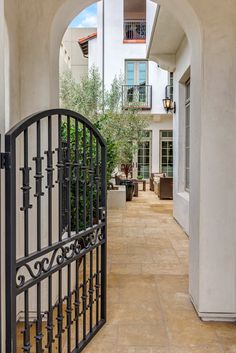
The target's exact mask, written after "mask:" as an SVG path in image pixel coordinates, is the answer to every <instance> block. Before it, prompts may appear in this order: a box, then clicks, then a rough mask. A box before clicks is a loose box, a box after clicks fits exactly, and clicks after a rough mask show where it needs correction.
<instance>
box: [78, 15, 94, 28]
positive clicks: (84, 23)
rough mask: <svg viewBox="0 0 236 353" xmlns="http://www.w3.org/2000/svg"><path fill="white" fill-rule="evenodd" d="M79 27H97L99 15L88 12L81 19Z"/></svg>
mask: <svg viewBox="0 0 236 353" xmlns="http://www.w3.org/2000/svg"><path fill="white" fill-rule="evenodd" d="M77 27H80V28H81V27H97V16H96V15H91V14H87V15H86V16H85V18H84V19H81V21H80V22H79V23H78V26H77Z"/></svg>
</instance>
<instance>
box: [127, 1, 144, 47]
mask: <svg viewBox="0 0 236 353" xmlns="http://www.w3.org/2000/svg"><path fill="white" fill-rule="evenodd" d="M132 41H135V42H136V43H145V41H146V0H132V1H131V0H124V42H125V43H129V42H132Z"/></svg>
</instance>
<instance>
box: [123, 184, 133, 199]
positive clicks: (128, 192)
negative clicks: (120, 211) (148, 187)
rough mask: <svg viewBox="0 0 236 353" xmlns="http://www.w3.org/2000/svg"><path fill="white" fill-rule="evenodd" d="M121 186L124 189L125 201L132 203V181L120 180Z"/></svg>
mask: <svg viewBox="0 0 236 353" xmlns="http://www.w3.org/2000/svg"><path fill="white" fill-rule="evenodd" d="M121 184H122V185H125V187H126V201H132V199H133V194H134V182H133V181H132V180H122V182H121Z"/></svg>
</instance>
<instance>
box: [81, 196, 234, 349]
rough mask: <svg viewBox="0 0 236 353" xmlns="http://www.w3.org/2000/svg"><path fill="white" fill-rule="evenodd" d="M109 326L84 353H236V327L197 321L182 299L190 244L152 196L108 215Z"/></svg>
mask: <svg viewBox="0 0 236 353" xmlns="http://www.w3.org/2000/svg"><path fill="white" fill-rule="evenodd" d="M108 218H109V221H108V223H109V232H108V236H109V238H108V322H107V325H106V326H105V327H104V328H103V329H102V330H101V332H100V333H99V334H98V335H97V336H96V337H95V339H94V340H93V341H92V342H91V343H90V344H89V346H88V347H87V348H86V349H85V350H84V352H85V353H236V326H235V325H234V324H225V323H214V322H212V323H203V322H202V321H201V320H200V319H199V318H198V316H197V315H196V313H195V311H194V309H193V306H192V304H191V302H190V299H189V295H188V238H187V236H186V235H185V234H184V233H183V231H182V230H181V228H180V227H179V226H178V225H177V223H176V222H175V221H174V219H173V218H172V202H171V201H159V200H158V198H157V196H156V195H155V194H154V193H152V192H149V191H147V192H140V196H139V197H138V198H136V199H134V201H132V202H130V203H127V209H126V210H123V211H118V210H117V211H110V212H109V217H108Z"/></svg>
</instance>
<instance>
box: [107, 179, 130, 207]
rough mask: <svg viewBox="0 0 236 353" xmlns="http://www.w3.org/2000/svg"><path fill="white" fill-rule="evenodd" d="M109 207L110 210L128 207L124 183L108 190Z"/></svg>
mask: <svg viewBox="0 0 236 353" xmlns="http://www.w3.org/2000/svg"><path fill="white" fill-rule="evenodd" d="M107 207H108V209H109V210H115V209H122V208H125V207H126V187H125V186H124V185H119V186H117V187H115V188H114V189H112V190H108V191H107Z"/></svg>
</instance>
